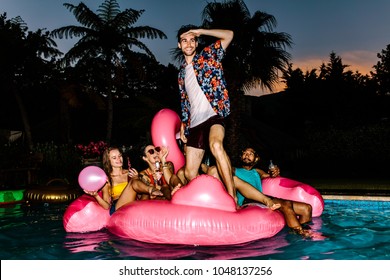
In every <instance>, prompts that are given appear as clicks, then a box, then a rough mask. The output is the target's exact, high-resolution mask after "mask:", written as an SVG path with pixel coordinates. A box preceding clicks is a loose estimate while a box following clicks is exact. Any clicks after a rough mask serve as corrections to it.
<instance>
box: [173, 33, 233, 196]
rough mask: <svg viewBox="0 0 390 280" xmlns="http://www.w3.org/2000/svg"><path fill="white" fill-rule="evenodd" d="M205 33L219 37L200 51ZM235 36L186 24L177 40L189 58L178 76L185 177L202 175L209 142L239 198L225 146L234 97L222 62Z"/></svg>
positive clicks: (229, 187) (220, 169)
mask: <svg viewBox="0 0 390 280" xmlns="http://www.w3.org/2000/svg"><path fill="white" fill-rule="evenodd" d="M202 35H205V36H212V37H215V38H218V39H217V41H216V42H214V43H213V44H211V45H209V46H207V47H205V48H204V49H203V50H202V51H201V52H200V53H197V51H196V49H197V47H198V37H199V36H202ZM233 35H234V34H233V31H231V30H223V29H199V28H197V27H196V26H193V25H186V26H182V27H181V28H180V29H179V31H178V34H177V39H178V47H179V48H180V49H181V50H182V52H183V55H184V60H185V61H184V63H183V65H182V66H181V68H180V71H179V76H178V83H179V90H180V96H181V121H182V125H181V130H180V138H181V140H182V141H183V142H184V143H186V144H187V147H186V165H185V171H184V174H185V177H186V178H187V180H192V179H194V178H195V177H196V176H197V175H198V174H199V173H198V170H199V167H200V165H201V162H202V158H203V156H204V154H205V150H206V148H207V145H208V147H209V148H210V151H211V153H212V155H213V156H214V157H215V161H216V166H217V169H218V173H219V174H220V176H221V179H222V181H223V183H224V184H225V187H226V189H227V191H228V193H229V194H230V195H231V196H232V197H233V198H234V199H235V200H236V190H235V186H234V182H233V176H232V167H231V163H230V158H229V156H228V155H227V153H226V151H225V149H224V146H223V140H224V137H225V121H226V117H227V116H228V115H229V114H230V100H229V96H228V91H227V89H226V82H225V78H224V74H223V69H222V63H221V60H222V58H223V57H224V55H225V50H226V48H227V47H228V46H229V44H230V42H231V41H232V39H233Z"/></svg>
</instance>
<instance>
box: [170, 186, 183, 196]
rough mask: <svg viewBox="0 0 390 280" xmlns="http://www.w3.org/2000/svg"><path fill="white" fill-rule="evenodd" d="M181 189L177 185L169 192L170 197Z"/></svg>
mask: <svg viewBox="0 0 390 280" xmlns="http://www.w3.org/2000/svg"><path fill="white" fill-rule="evenodd" d="M181 187H182V185H181V184H177V186H176V187H174V188H173V190H172V191H171V195H172V196H173V195H174V194H175V192H177V191H178V190H180V189H181Z"/></svg>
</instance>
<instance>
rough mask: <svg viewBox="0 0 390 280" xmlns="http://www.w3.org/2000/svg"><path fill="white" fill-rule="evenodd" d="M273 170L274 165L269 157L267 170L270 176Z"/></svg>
mask: <svg viewBox="0 0 390 280" xmlns="http://www.w3.org/2000/svg"><path fill="white" fill-rule="evenodd" d="M274 170H275V165H274V163H273V162H272V159H271V160H270V161H269V165H268V172H269V174H270V175H271V177H273V172H274Z"/></svg>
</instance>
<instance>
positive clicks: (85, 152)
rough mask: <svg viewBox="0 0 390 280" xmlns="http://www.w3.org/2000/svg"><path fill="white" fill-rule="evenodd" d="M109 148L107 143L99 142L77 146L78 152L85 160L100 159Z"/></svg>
mask: <svg viewBox="0 0 390 280" xmlns="http://www.w3.org/2000/svg"><path fill="white" fill-rule="evenodd" d="M107 147H108V145H107V143H106V142H104V141H98V142H90V143H89V144H88V145H82V144H77V145H76V150H77V151H78V152H79V153H80V154H81V156H82V157H83V158H96V157H100V156H101V155H102V154H103V152H104V150H105V149H106V148H107Z"/></svg>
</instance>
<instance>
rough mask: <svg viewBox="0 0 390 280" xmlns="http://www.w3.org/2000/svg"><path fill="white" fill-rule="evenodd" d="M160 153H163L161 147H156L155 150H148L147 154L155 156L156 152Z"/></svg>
mask: <svg viewBox="0 0 390 280" xmlns="http://www.w3.org/2000/svg"><path fill="white" fill-rule="evenodd" d="M160 151H161V148H160V147H155V148H154V149H153V148H152V149H149V150H147V151H146V152H147V153H149V154H151V155H153V154H154V152H157V153H159V152H160Z"/></svg>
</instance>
